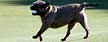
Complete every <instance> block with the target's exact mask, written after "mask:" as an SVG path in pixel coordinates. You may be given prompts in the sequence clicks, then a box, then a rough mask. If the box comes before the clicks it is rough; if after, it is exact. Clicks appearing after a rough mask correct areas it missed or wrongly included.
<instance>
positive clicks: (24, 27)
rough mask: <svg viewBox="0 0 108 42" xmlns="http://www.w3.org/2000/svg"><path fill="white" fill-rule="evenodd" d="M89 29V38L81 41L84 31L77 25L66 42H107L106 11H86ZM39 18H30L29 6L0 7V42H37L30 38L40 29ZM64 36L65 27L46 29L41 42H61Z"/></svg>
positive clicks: (107, 16)
mask: <svg viewBox="0 0 108 42" xmlns="http://www.w3.org/2000/svg"><path fill="white" fill-rule="evenodd" d="M86 13H87V16H88V22H89V28H90V37H89V38H88V39H87V40H84V39H83V36H84V34H85V31H84V30H83V28H82V27H81V26H80V25H79V24H78V25H77V26H76V27H75V28H74V29H73V31H72V32H71V35H70V36H69V38H68V39H67V42H108V10H103V9H93V10H86ZM40 26H41V22H40V18H39V16H32V15H31V12H30V10H29V6H20V5H18V6H15V5H14V6H13V5H9V6H8V5H0V42H39V39H36V40H34V39H32V36H33V35H35V33H37V31H38V30H39V29H40ZM65 34H66V26H64V27H61V28H59V29H48V30H47V31H46V32H45V33H44V34H43V37H44V41H43V42H61V41H60V39H61V38H63V37H64V36H65Z"/></svg>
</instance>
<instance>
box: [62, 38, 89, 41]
mask: <svg viewBox="0 0 108 42" xmlns="http://www.w3.org/2000/svg"><path fill="white" fill-rule="evenodd" d="M81 40H84V42H89V40H88V39H82V38H80V39H74V40H69V41H68V40H67V41H61V42H73V41H81Z"/></svg>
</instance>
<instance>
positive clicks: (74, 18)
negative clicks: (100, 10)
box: [30, 1, 98, 41]
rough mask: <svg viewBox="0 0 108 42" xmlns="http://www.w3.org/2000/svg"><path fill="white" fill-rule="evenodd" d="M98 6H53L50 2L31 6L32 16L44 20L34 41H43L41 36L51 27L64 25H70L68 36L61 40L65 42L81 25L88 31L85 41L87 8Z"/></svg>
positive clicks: (41, 2)
mask: <svg viewBox="0 0 108 42" xmlns="http://www.w3.org/2000/svg"><path fill="white" fill-rule="evenodd" d="M97 5H98V4H91V3H90V4H88V3H83V4H68V5H63V6H52V5H50V3H49V2H45V1H36V2H34V3H33V5H32V6H31V8H30V9H31V10H32V15H34V16H35V15H39V16H40V17H41V20H42V26H41V28H40V31H39V32H38V33H37V34H36V35H35V36H33V38H34V39H36V38H38V37H39V38H40V41H42V37H41V35H42V34H43V32H44V31H46V30H47V29H48V28H49V27H51V28H58V27H61V26H64V25H68V28H67V34H66V36H65V37H64V38H63V39H61V40H62V41H65V40H66V38H67V37H68V36H69V34H70V31H71V30H72V28H73V27H74V25H75V24H76V23H80V24H81V25H82V27H83V28H84V30H85V31H86V36H85V37H84V39H86V38H87V37H88V34H89V32H88V24H87V17H86V14H85V12H84V9H85V8H86V7H92V6H97Z"/></svg>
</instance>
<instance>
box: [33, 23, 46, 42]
mask: <svg viewBox="0 0 108 42" xmlns="http://www.w3.org/2000/svg"><path fill="white" fill-rule="evenodd" d="M47 29H48V26H46V25H42V27H41V29H40V30H39V32H38V33H37V34H36V35H35V36H33V38H34V39H37V38H38V37H39V38H40V41H42V36H41V34H42V33H43V32H45V31H46V30H47Z"/></svg>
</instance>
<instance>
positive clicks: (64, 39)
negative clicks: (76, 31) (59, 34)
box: [61, 22, 75, 41]
mask: <svg viewBox="0 0 108 42" xmlns="http://www.w3.org/2000/svg"><path fill="white" fill-rule="evenodd" d="M74 25H75V22H72V24H68V28H67V34H66V35H65V37H64V38H63V39H61V41H66V39H67V37H68V36H69V35H70V31H71V30H72V28H73V27H74Z"/></svg>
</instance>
